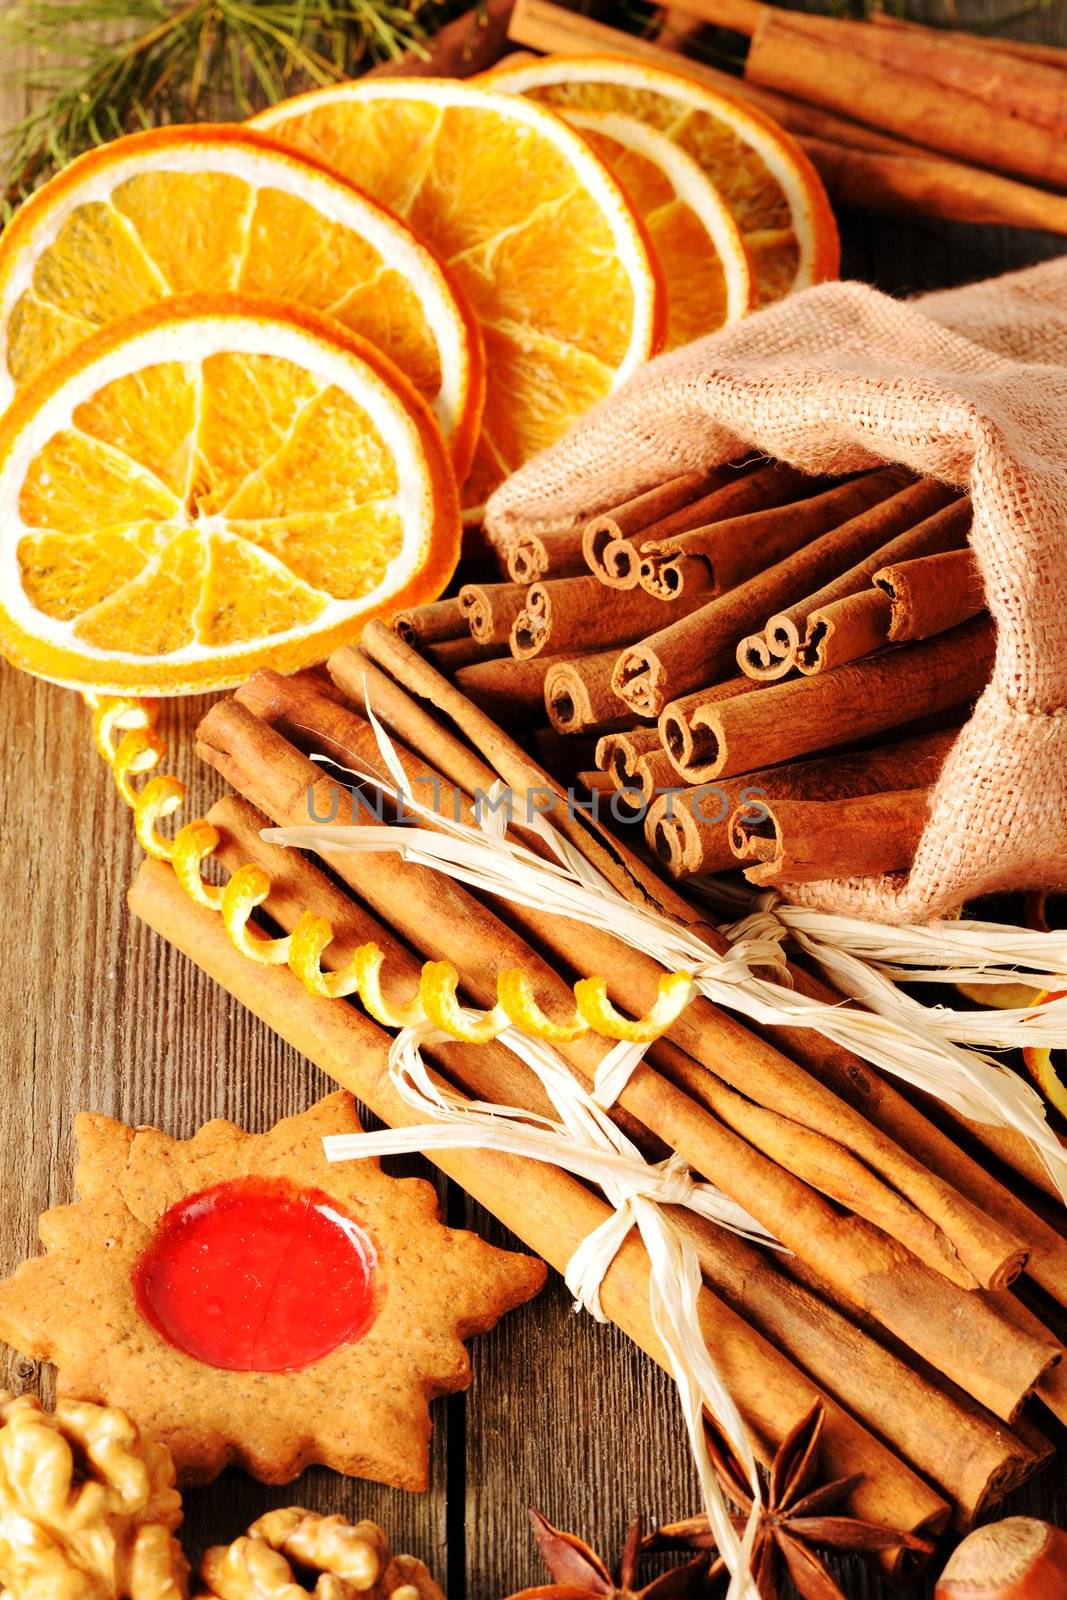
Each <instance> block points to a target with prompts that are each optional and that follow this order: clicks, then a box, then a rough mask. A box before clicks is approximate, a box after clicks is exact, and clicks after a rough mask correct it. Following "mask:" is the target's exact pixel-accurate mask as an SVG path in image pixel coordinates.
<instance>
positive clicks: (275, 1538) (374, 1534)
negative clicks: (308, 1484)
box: [197, 1506, 444, 1600]
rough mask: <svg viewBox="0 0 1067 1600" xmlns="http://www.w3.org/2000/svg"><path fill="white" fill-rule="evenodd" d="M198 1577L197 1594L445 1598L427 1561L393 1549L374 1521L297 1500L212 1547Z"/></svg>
mask: <svg viewBox="0 0 1067 1600" xmlns="http://www.w3.org/2000/svg"><path fill="white" fill-rule="evenodd" d="M294 1568H295V1569H296V1571H295V1572H294ZM297 1573H299V1574H300V1577H299V1578H298V1577H297ZM201 1578H202V1581H203V1583H204V1584H205V1585H206V1589H205V1591H204V1592H203V1593H202V1594H201V1595H199V1596H198V1597H197V1600H309V1596H310V1597H311V1600H444V1595H443V1594H442V1592H441V1590H440V1589H439V1588H438V1586H437V1584H436V1583H435V1582H434V1580H433V1578H432V1577H431V1576H430V1573H429V1571H428V1570H427V1568H426V1567H425V1566H424V1565H423V1563H422V1562H421V1561H416V1560H415V1559H414V1557H413V1556H394V1555H393V1554H392V1552H391V1551H390V1548H389V1541H388V1539H387V1538H386V1536H385V1534H384V1533H383V1531H382V1529H381V1528H379V1527H378V1526H377V1525H376V1524H375V1523H373V1522H357V1523H355V1524H352V1523H348V1522H345V1520H344V1518H343V1517H339V1516H334V1517H322V1516H317V1515H316V1514H315V1513H314V1512H311V1511H301V1510H299V1509H298V1508H297V1507H295V1506H291V1507H289V1508H288V1509H287V1510H284V1511H269V1512H268V1513H267V1515H266V1516H264V1517H260V1519H259V1521H258V1522H254V1523H253V1524H252V1526H251V1527H250V1528H249V1530H248V1533H247V1535H245V1536H244V1537H242V1538H240V1539H235V1540H234V1542H233V1544H230V1545H219V1546H216V1547H215V1548H214V1549H212V1550H208V1551H207V1553H206V1555H205V1556H204V1560H203V1565H202V1567H201ZM312 1584H313V1585H314V1587H309V1585H312Z"/></svg>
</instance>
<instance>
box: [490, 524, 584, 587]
mask: <svg viewBox="0 0 1067 1600" xmlns="http://www.w3.org/2000/svg"><path fill="white" fill-rule="evenodd" d="M507 570H508V577H509V578H510V579H511V580H512V582H513V583H521V584H525V585H529V584H531V583H537V582H538V580H539V579H541V578H571V577H577V576H578V575H579V574H580V573H583V572H585V571H586V565H585V556H584V555H583V554H582V529H581V528H574V529H570V530H568V531H567V532H565V533H531V532H529V530H524V531H523V532H522V533H518V534H516V535H515V537H514V539H513V540H512V543H511V545H510V546H509V548H508V553H507Z"/></svg>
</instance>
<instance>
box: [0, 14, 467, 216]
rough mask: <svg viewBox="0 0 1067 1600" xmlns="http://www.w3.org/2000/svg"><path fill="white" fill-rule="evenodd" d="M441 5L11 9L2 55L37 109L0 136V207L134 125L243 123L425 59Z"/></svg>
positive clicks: (1, 30)
mask: <svg viewBox="0 0 1067 1600" xmlns="http://www.w3.org/2000/svg"><path fill="white" fill-rule="evenodd" d="M447 15H448V0H406V3H405V0H19V3H17V4H16V5H15V6H14V7H13V9H12V10H11V11H10V12H8V13H7V14H6V16H4V17H3V18H2V19H0V46H2V48H3V51H4V54H5V55H6V56H8V58H9V59H10V56H11V54H12V51H13V50H15V49H18V50H21V51H25V50H28V51H29V52H30V54H31V60H32V65H31V66H30V68H29V70H28V71H22V72H20V73H19V79H20V83H21V85H22V86H23V87H24V88H25V89H26V90H27V91H28V95H29V98H30V101H31V104H33V105H34V109H33V110H31V111H30V113H29V114H28V115H27V116H26V117H24V118H23V119H22V121H20V122H19V123H17V124H16V125H15V126H14V127H13V128H10V129H9V130H8V131H7V132H6V134H3V135H2V136H0V148H2V151H3V158H2V159H3V163H4V182H3V194H4V200H5V207H6V210H7V211H8V212H9V211H10V209H11V207H12V206H13V205H15V204H17V202H18V201H19V200H20V199H22V198H24V197H25V195H27V194H28V193H30V191H31V190H33V189H35V188H36V187H37V186H38V185H39V184H40V183H42V182H44V180H45V179H46V178H48V177H50V176H51V174H52V173H53V172H55V171H56V170H58V169H59V168H60V167H62V166H64V165H65V164H66V163H67V162H68V161H70V160H72V159H73V157H75V156H77V155H80V154H81V153H82V152H83V151H85V150H88V149H91V148H92V147H93V146H94V145H97V144H101V143H103V142H104V141H106V140H108V139H113V138H115V137H116V135H118V134H121V133H128V132H130V131H131V130H133V129H135V128H143V127H156V126H159V125H161V124H165V123H173V122H189V121H192V120H194V119H211V118H213V119H224V118H227V117H233V116H238V117H245V116H249V115H251V113H252V112H254V111H257V110H259V109H261V108H262V107H263V106H265V105H271V104H274V103H275V102H277V101H278V100H282V99H284V98H285V97H286V96H287V95H291V94H297V93H299V92H300V91H301V90H302V89H308V88H314V87H316V86H321V85H323V84H328V83H332V82H335V81H336V80H338V79H340V78H346V77H351V76H354V75H356V74H357V73H359V72H360V71H362V70H364V69H365V68H366V67H367V66H369V65H372V64H373V63H374V62H376V61H381V60H386V59H392V58H395V57H396V56H398V55H400V54H401V53H402V52H403V51H404V50H409V49H410V50H415V51H417V52H420V53H422V51H423V50H424V48H425V41H426V39H427V38H428V37H429V35H430V34H431V33H433V32H434V31H435V30H436V27H437V26H438V25H439V23H440V22H441V21H443V20H445V17H446V16H447Z"/></svg>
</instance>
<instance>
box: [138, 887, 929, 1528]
mask: <svg viewBox="0 0 1067 1600" xmlns="http://www.w3.org/2000/svg"><path fill="white" fill-rule="evenodd" d="M129 898H130V906H131V909H132V910H133V912H134V914H135V915H137V916H139V917H141V918H142V920H143V921H145V922H146V923H147V924H148V925H149V926H150V927H152V928H154V929H155V930H156V931H157V932H158V933H160V934H161V935H162V936H163V937H164V938H166V939H167V940H168V941H169V942H170V943H171V944H173V945H174V946H176V948H177V949H179V950H180V951H181V952H182V953H183V954H185V955H186V956H188V957H189V958H190V959H191V960H192V961H194V962H195V963H196V964H197V965H198V966H200V967H201V968H202V969H203V970H204V971H205V972H207V973H208V974H209V975H210V976H211V977H213V978H214V979H215V981H216V982H218V983H219V984H221V986H222V987H223V988H224V989H226V991H227V992H228V993H229V994H231V995H233V996H234V997H235V998H236V999H237V1000H238V1001H240V1002H241V1003H242V1004H244V1005H245V1006H247V1007H248V1009H249V1010H250V1011H252V1013H253V1014H254V1015H256V1016H258V1017H260V1018H261V1019H262V1020H263V1021H264V1022H265V1023H266V1024H267V1025H268V1026H269V1027H271V1028H272V1029H273V1030H274V1031H275V1032H276V1033H278V1034H279V1035H280V1037H281V1038H283V1039H285V1040H287V1041H288V1042H289V1043H290V1044H291V1045H292V1046H293V1047H294V1048H295V1049H296V1050H298V1051H299V1052H300V1053H301V1054H303V1055H305V1056H306V1057H307V1058H308V1059H309V1060H311V1061H313V1062H314V1063H315V1064H316V1065H317V1066H318V1067H320V1068H321V1070H322V1071H324V1072H326V1073H327V1074H328V1076H330V1077H332V1078H334V1079H335V1081H336V1082H338V1083H340V1084H341V1085H342V1086H343V1087H345V1088H347V1089H349V1090H350V1091H351V1092H352V1093H353V1094H355V1095H356V1096H357V1098H358V1099H360V1100H361V1101H362V1102H363V1103H364V1104H366V1105H367V1106H369V1108H370V1109H371V1110H372V1111H373V1112H374V1114H375V1115H377V1116H379V1117H381V1118H382V1120H383V1121H385V1122H386V1123H388V1124H390V1125H391V1126H394V1127H405V1126H410V1125H411V1124H412V1123H413V1122H415V1121H416V1120H417V1118H416V1114H415V1113H414V1112H412V1110H411V1109H410V1107H408V1106H407V1105H406V1104H405V1102H404V1101H403V1100H402V1099H401V1098H400V1096H399V1095H398V1094H397V1092H396V1090H395V1089H394V1088H393V1086H392V1084H391V1082H390V1080H389V1076H388V1060H387V1057H388V1047H389V1039H388V1036H387V1035H386V1034H384V1033H383V1032H382V1030H381V1029H379V1028H378V1027H377V1025H376V1024H374V1023H373V1022H371V1021H370V1020H369V1019H368V1018H366V1017H364V1016H361V1015H360V1013H359V1012H358V1011H356V1010H355V1009H354V1008H353V1007H351V1006H349V1005H346V1004H344V1003H340V1002H336V1001H332V1000H322V999H318V998H315V997H313V996H311V995H309V994H308V993H307V991H306V990H305V989H304V987H303V985H302V984H301V983H300V981H299V980H298V979H297V978H296V977H294V975H293V974H292V973H291V972H289V971H288V970H287V969H286V968H284V967H258V966H254V965H253V964H252V963H250V962H249V961H247V960H246V959H245V958H244V957H243V956H241V955H240V954H239V953H238V952H237V951H236V950H235V949H234V948H233V946H232V945H230V943H229V941H228V939H227V938H226V935H225V932H224V931H223V928H222V925H221V923H220V921H219V919H218V918H217V917H216V916H214V915H213V914H212V913H211V912H208V911H205V910H203V909H202V908H200V907H198V906H195V905H194V904H193V903H192V902H191V901H190V900H189V899H188V898H187V897H186V896H185V894H184V891H183V890H182V889H181V887H180V886H179V884H178V882H177V880H176V879H175V877H174V875H173V873H172V872H171V870H170V868H169V867H166V866H164V865H163V864H162V863H159V862H154V861H152V862H145V863H144V864H143V865H142V867H141V870H140V872H139V874H138V878H137V881H136V883H135V884H134V887H133V888H132V889H131V891H130V897H129ZM433 1160H434V1162H435V1163H436V1165H438V1166H439V1167H440V1168H441V1169H442V1171H444V1172H446V1173H447V1174H448V1175H449V1176H450V1177H452V1178H454V1179H455V1180H456V1181H457V1182H458V1183H460V1184H461V1185H462V1186H463V1187H464V1188H465V1189H466V1190H467V1192H468V1193H469V1194H470V1195H471V1196H472V1197H473V1198H474V1199H475V1200H476V1201H478V1202H479V1203H480V1204H483V1205H485V1206H486V1207H487V1209H488V1210H489V1211H490V1212H492V1213H493V1214H494V1215H495V1216H497V1217H498V1218H499V1219H500V1221H501V1222H503V1224H504V1226H505V1227H507V1228H510V1229H511V1230H512V1232H514V1233H515V1234H516V1235H517V1236H518V1237H519V1238H521V1239H522V1240H523V1241H524V1242H525V1243H526V1244H527V1246H528V1247H529V1248H530V1249H533V1250H535V1251H536V1252H537V1253H538V1254H541V1255H543V1256H544V1258H545V1259H546V1260H547V1261H548V1262H549V1263H550V1264H551V1265H553V1266H555V1267H556V1268H557V1270H559V1271H564V1270H565V1269H566V1266H567V1264H568V1262H569V1260H570V1258H571V1256H572V1255H573V1254H574V1251H575V1250H576V1249H577V1248H578V1246H579V1245H580V1244H581V1243H582V1241H583V1240H584V1239H586V1238H587V1237H588V1236H589V1235H590V1234H591V1233H592V1232H593V1231H594V1230H595V1229H596V1228H597V1227H599V1226H601V1225H602V1224H603V1223H604V1222H605V1221H606V1220H607V1218H608V1216H609V1215H610V1211H609V1208H608V1206H607V1205H606V1204H605V1202H604V1201H603V1200H601V1199H600V1198H599V1197H598V1196H596V1195H594V1194H592V1193H591V1192H590V1191H589V1190H588V1189H587V1188H585V1186H584V1185H583V1184H581V1183H579V1182H578V1181H577V1179H574V1178H570V1177H568V1176H567V1175H566V1174H564V1173H562V1172H559V1171H558V1170H557V1169H555V1168H551V1167H547V1166H544V1165H541V1164H539V1163H533V1162H526V1161H523V1160H521V1159H519V1158H517V1157H512V1156H503V1155H496V1154H494V1153H491V1152H487V1151H461V1150H448V1151H445V1150H442V1151H435V1152H434V1153H433ZM648 1290H649V1263H648V1257H647V1254H646V1252H645V1250H644V1247H643V1246H642V1245H641V1244H640V1242H639V1240H638V1239H637V1237H636V1235H632V1236H631V1238H630V1239H629V1240H628V1241H627V1242H626V1243H625V1244H624V1245H623V1247H622V1249H621V1251H620V1252H619V1253H618V1255H617V1256H616V1257H615V1260H614V1261H613V1263H612V1265H611V1267H610V1268H609V1270H608V1272H607V1274H606V1276H605V1279H604V1282H603V1284H602V1286H601V1301H602V1304H603V1306H604V1309H605V1312H606V1314H607V1315H608V1316H609V1317H610V1318H611V1319H612V1320H613V1321H614V1322H616V1324H617V1325H618V1326H619V1327H620V1328H622V1329H623V1331H624V1332H626V1333H627V1334H628V1335H629V1336H630V1337H631V1338H632V1339H633V1340H634V1341H635V1343H637V1344H638V1345H639V1347H640V1348H641V1349H643V1350H645V1351H646V1353H647V1354H649V1355H650V1356H651V1357H652V1358H653V1360H655V1361H657V1362H658V1363H659V1364H660V1365H661V1366H662V1367H664V1368H667V1369H668V1370H669V1360H668V1357H667V1353H666V1351H665V1350H664V1348H663V1346H662V1344H661V1342H660V1340H659V1338H658V1336H657V1334H656V1332H655V1328H654V1325H653V1321H652V1314H651V1310H650V1307H649V1294H648ZM700 1320H701V1329H702V1332H703V1334H704V1337H705V1340H706V1342H707V1345H708V1349H709V1352H710V1353H711V1356H712V1359H713V1360H714V1361H715V1364H716V1366H717V1368H718V1370H719V1372H720V1373H721V1375H722V1378H723V1381H724V1383H725V1384H726V1385H727V1387H728V1389H729V1390H730V1393H731V1394H732V1395H733V1397H734V1399H735V1401H736V1403H737V1405H738V1406H739V1408H740V1411H741V1415H742V1417H743V1418H744V1421H745V1426H746V1428H747V1429H748V1430H749V1434H750V1437H751V1439H752V1441H753V1445H754V1448H755V1450H756V1452H757V1455H758V1456H759V1457H760V1459H761V1460H763V1461H764V1462H767V1461H769V1459H770V1457H771V1456H772V1455H773V1452H774V1450H775V1448H776V1446H777V1445H778V1444H779V1443H780V1442H781V1439H782V1438H783V1437H784V1435H785V1433H786V1431H787V1430H788V1429H789V1427H791V1426H792V1425H793V1424H794V1423H795V1422H797V1421H799V1419H800V1418H801V1417H802V1416H803V1415H804V1414H805V1412H806V1410H807V1409H808V1407H809V1406H810V1404H811V1400H812V1396H813V1393H816V1392H817V1390H816V1387H815V1385H813V1384H812V1382H811V1380H810V1379H808V1378H805V1377H804V1376H803V1375H802V1374H801V1373H800V1372H799V1371H798V1369H797V1368H796V1367H795V1366H794V1365H793V1364H792V1363H791V1362H790V1361H789V1360H788V1359H786V1358H785V1357H784V1356H782V1355H780V1354H779V1353H778V1352H777V1351H776V1350H775V1349H774V1348H773V1346H772V1345H771V1344H770V1343H769V1342H768V1340H766V1339H765V1338H764V1337H763V1336H762V1335H761V1334H760V1333H758V1332H757V1331H756V1330H755V1329H754V1328H752V1327H751V1326H750V1325H749V1324H748V1323H747V1322H746V1321H745V1320H744V1319H743V1318H742V1317H741V1316H739V1315H738V1313H737V1312H736V1311H734V1310H733V1308H732V1307H731V1306H729V1305H727V1304H725V1303H724V1302H723V1301H722V1300H720V1299H718V1298H717V1297H716V1296H715V1295H713V1294H712V1293H711V1292H710V1290H707V1289H704V1290H702V1291H701V1296H700ZM821 1448H822V1449H823V1450H824V1451H825V1453H826V1467H827V1470H828V1471H829V1472H831V1473H833V1474H834V1475H840V1476H842V1477H844V1476H852V1475H853V1474H857V1473H858V1474H859V1478H858V1481H857V1482H856V1484H855V1486H854V1487H853V1488H852V1489H851V1491H850V1495H849V1502H848V1503H849V1508H850V1510H851V1511H852V1512H853V1514H855V1515H857V1516H861V1517H866V1518H868V1519H869V1520H871V1521H875V1522H882V1523H885V1524H886V1525H888V1526H891V1527H897V1528H901V1529H904V1530H906V1531H908V1532H937V1531H939V1530H940V1529H941V1528H942V1527H943V1526H944V1524H945V1522H946V1520H947V1517H948V1514H949V1508H948V1506H947V1504H946V1502H945V1501H944V1499H943V1498H942V1497H941V1496H940V1495H938V1494H937V1493H936V1492H935V1491H934V1490H932V1489H930V1488H929V1487H928V1486H927V1485H926V1484H925V1483H923V1482H922V1480H921V1479H920V1478H919V1477H917V1476H916V1474H915V1473H914V1472H912V1471H910V1470H909V1469H908V1468H907V1467H905V1466H904V1465H903V1463H901V1462H900V1461H899V1460H898V1459H897V1458H896V1457H895V1456H894V1455H893V1454H892V1453H891V1451H889V1450H888V1449H887V1448H886V1447H885V1446H884V1445H883V1444H881V1443H880V1442H879V1441H878V1440H876V1439H875V1438H873V1437H872V1435H871V1434H870V1433H869V1432H867V1431H866V1430H865V1429H864V1428H863V1427H861V1426H860V1425H859V1424H858V1423H857V1422H855V1421H854V1420H853V1419H852V1418H851V1417H850V1416H848V1415H847V1413H846V1412H844V1411H842V1410H841V1409H840V1407H839V1406H837V1405H836V1404H835V1403H834V1402H833V1401H832V1400H831V1401H830V1403H829V1406H828V1412H827V1418H826V1422H825V1424H824V1428H823V1434H822V1442H821Z"/></svg>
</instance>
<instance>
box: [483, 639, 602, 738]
mask: <svg viewBox="0 0 1067 1600" xmlns="http://www.w3.org/2000/svg"><path fill="white" fill-rule="evenodd" d="M566 659H567V658H566V657H562V658H561V657H558V656H554V655H553V656H538V657H536V658H535V659H534V660H531V661H516V660H515V659H514V657H513V656H510V655H506V656H500V657H499V658H497V659H495V660H493V661H480V662H478V663H476V664H475V665H474V666H468V667H462V668H461V669H460V670H459V671H458V672H456V673H455V674H453V676H454V677H455V681H456V685H457V687H458V688H459V689H460V690H461V691H462V693H463V694H464V695H466V696H468V697H469V698H470V699H471V700H472V701H474V703H475V704H476V705H477V706H479V707H480V708H481V710H482V711H484V712H485V713H486V715H487V716H491V717H495V718H497V720H499V721H501V722H507V723H509V724H512V725H514V724H516V723H518V724H524V725H528V724H530V723H538V722H543V721H544V716H545V678H546V677H547V675H548V673H549V671H550V670H551V668H552V667H553V666H554V665H556V664H557V662H560V661H566ZM592 659H595V658H592Z"/></svg>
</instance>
